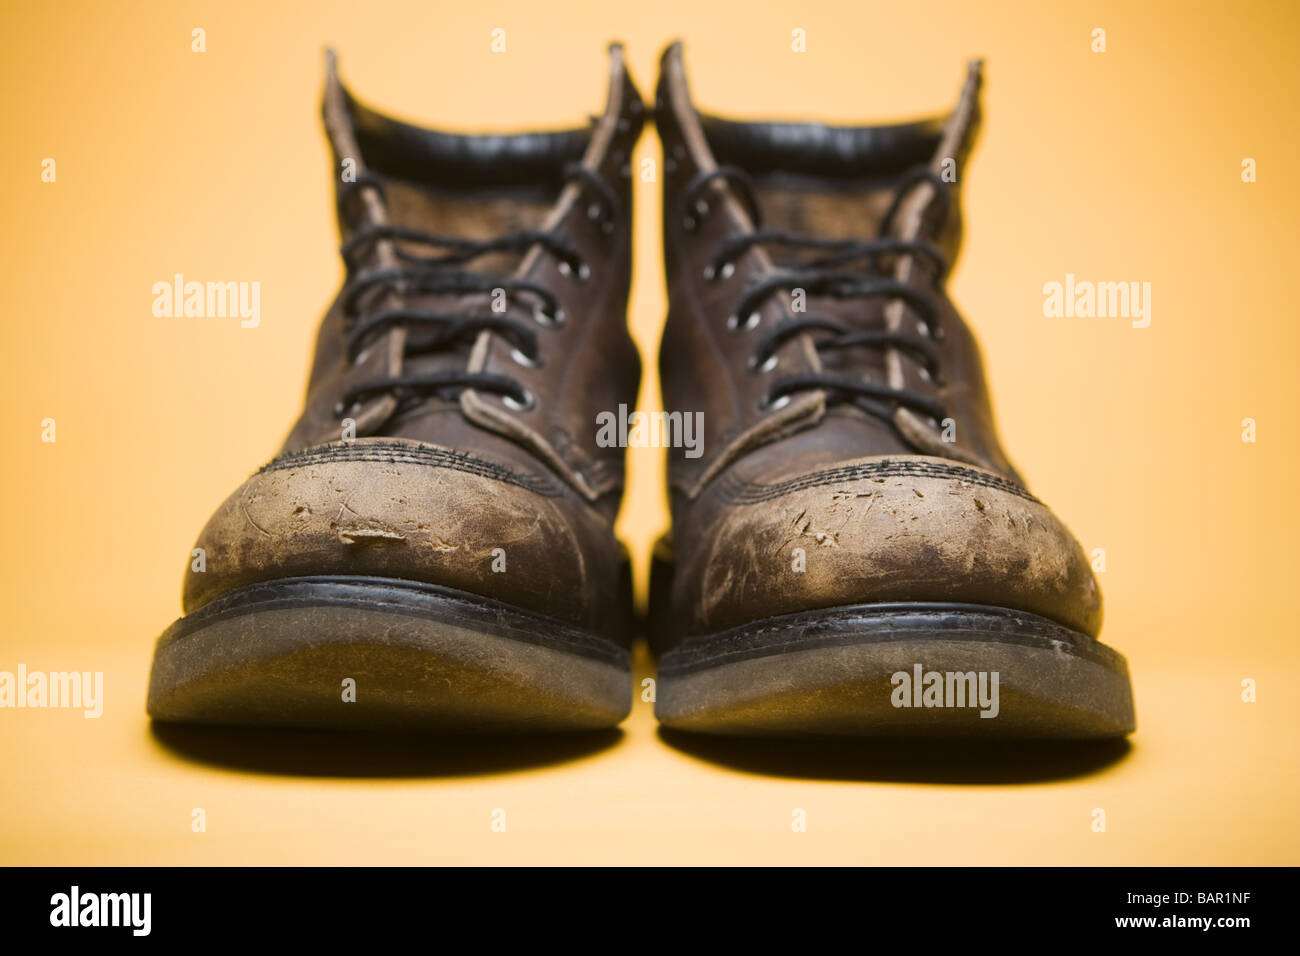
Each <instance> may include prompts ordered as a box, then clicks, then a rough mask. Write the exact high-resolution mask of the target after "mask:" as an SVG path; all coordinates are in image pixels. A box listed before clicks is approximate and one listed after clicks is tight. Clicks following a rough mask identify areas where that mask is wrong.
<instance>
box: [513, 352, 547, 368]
mask: <svg viewBox="0 0 1300 956" xmlns="http://www.w3.org/2000/svg"><path fill="white" fill-rule="evenodd" d="M510 358H511V359H513V360H514V363H515V364H516V365H522V366H523V367H524V368H541V367H542V357H541V356H540V355H539V356H538V357H537V358H529V357H528V356H527V355H525V354H524V353H523V352H521V351H519V349H511V350H510Z"/></svg>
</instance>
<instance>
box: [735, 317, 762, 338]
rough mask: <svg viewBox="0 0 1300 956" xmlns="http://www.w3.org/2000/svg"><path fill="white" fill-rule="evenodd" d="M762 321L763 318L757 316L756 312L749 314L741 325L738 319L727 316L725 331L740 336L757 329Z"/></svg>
mask: <svg viewBox="0 0 1300 956" xmlns="http://www.w3.org/2000/svg"><path fill="white" fill-rule="evenodd" d="M762 321H763V317H762V316H761V315H759V314H758V312H751V313H749V316H748V317H747V318H746V319H745V321H744V322H743V323H742V322H741V321H740V319H739V318H738V317H736V316H734V315H729V316H727V331H728V332H734V333H735V334H736V335H742V334H743V333H745V332H749V331H752V330H753V329H756V328H758V324H759V323H760V322H762Z"/></svg>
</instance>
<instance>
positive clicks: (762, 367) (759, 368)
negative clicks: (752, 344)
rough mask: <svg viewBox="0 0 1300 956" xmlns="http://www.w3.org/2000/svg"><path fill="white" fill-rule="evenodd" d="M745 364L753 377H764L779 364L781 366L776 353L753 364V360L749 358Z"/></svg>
mask: <svg viewBox="0 0 1300 956" xmlns="http://www.w3.org/2000/svg"><path fill="white" fill-rule="evenodd" d="M746 364H747V366H748V368H749V370H750V371H751V372H753V373H754V374H755V375H766V374H767V373H768V372H770V371H772V370H773V369H774V368H776V367H777V366H778V365H779V364H781V360H780V359H779V358H778V357H777V355H776V353H775V352H773V353H772V354H771V355H769V356H768V357H767V358H765V359H764V360H763V361H762V362H755V361H754V358H753V357H751V358H750V360H749V362H748V363H746Z"/></svg>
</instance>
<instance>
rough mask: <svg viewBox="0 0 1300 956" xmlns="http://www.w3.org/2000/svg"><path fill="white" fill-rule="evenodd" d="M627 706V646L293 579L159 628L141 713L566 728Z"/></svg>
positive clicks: (427, 589)
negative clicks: (348, 694) (349, 694)
mask: <svg viewBox="0 0 1300 956" xmlns="http://www.w3.org/2000/svg"><path fill="white" fill-rule="evenodd" d="M348 679H351V680H352V681H354V682H355V684H354V687H355V694H354V695H353V696H354V698H355V699H354V700H353V701H347V700H345V696H346V693H345V692H346V691H347V685H346V681H347V680H348ZM631 697H632V694H631V673H630V667H629V655H628V651H627V649H626V648H625V647H623V646H622V645H621V644H619V643H617V642H615V641H613V640H609V639H606V638H603V637H600V636H598V635H595V634H591V633H588V632H586V631H584V630H581V629H579V628H576V627H573V626H572V625H569V624H566V623H564V622H561V621H556V620H554V619H551V618H548V617H545V616H543V615H540V614H536V613H533V612H529V611H525V610H522V609H519V608H515V607H512V606H510V605H508V604H504V603H501V602H498V601H493V600H489V599H487V598H482V597H478V596H476V595H471V594H466V593H464V592H460V591H455V590H453V589H450V588H443V587H437V586H434V585H428V584H420V583H418V582H412V581H401V580H395V579H389V578H367V577H301V578H286V579H282V580H277V581H270V582H267V583H264V584H256V585H250V586H248V587H243V588H239V589H237V590H234V591H231V592H229V593H227V594H225V595H222V596H221V597H220V598H217V599H216V600H214V601H212V602H210V603H209V604H206V605H204V606H203V607H201V608H199V609H198V610H196V611H194V612H193V613H191V614H189V615H187V616H185V617H183V618H181V619H180V620H178V621H176V622H175V623H174V624H173V625H172V626H171V627H169V628H168V629H167V630H166V631H165V632H164V633H163V635H162V636H161V637H160V638H159V639H158V643H157V647H156V648H155V651H154V661H153V670H152V672H151V674H150V677H149V698H148V712H149V714H150V715H151V716H152V717H153V718H154V719H155V720H159V721H175V722H183V723H197V724H222V725H251V726H279V727H319V728H354V729H355V728H401V729H404V730H415V731H428V732H435V733H462V732H523V731H565V730H589V729H597V728H604V727H612V726H614V725H615V724H617V723H618V722H619V721H621V720H622V719H623V718H624V717H625V716H627V713H628V711H629V710H630V708H631Z"/></svg>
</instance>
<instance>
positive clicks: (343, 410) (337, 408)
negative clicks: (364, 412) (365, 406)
mask: <svg viewBox="0 0 1300 956" xmlns="http://www.w3.org/2000/svg"><path fill="white" fill-rule="evenodd" d="M359 411H361V403H360V402H353V403H352V404H351V405H344V404H343V402H341V401H338V402H335V403H334V417H335V418H338V419H343V418H351V417H352V416H354V415H355V414H356V413H357V412H359Z"/></svg>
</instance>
